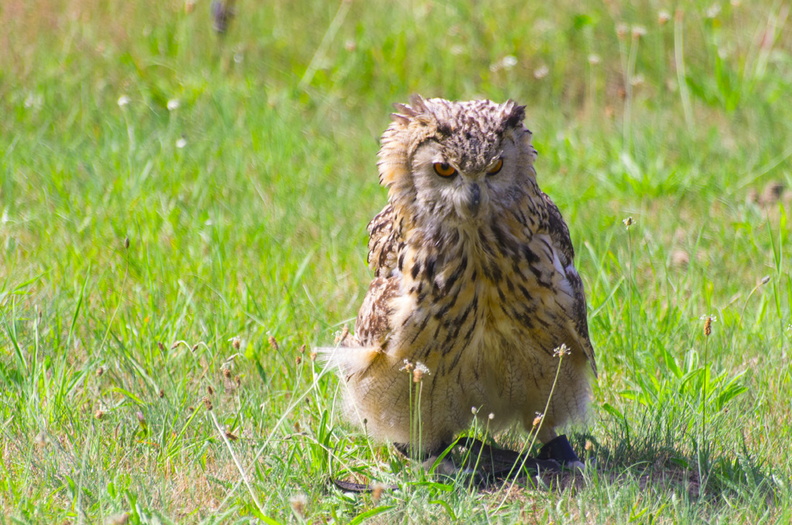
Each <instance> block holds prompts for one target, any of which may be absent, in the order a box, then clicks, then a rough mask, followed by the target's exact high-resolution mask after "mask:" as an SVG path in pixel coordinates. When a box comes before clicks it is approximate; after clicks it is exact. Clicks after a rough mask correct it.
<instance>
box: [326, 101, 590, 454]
mask: <svg viewBox="0 0 792 525" xmlns="http://www.w3.org/2000/svg"><path fill="white" fill-rule="evenodd" d="M395 107H396V108H397V113H394V114H393V115H392V123H391V124H390V126H389V127H388V129H387V130H386V131H385V133H384V134H383V136H382V140H381V150H380V153H379V164H378V167H379V179H380V183H381V184H382V185H383V186H384V187H385V188H387V190H388V203H387V205H386V206H385V208H384V209H383V210H382V211H381V212H380V213H379V214H378V215H377V216H376V217H374V219H373V220H372V221H371V223H370V224H369V226H368V231H369V234H370V241H369V257H368V260H369V264H370V266H371V268H372V269H373V271H374V274H375V277H374V280H373V281H372V282H371V285H370V286H369V289H368V292H367V294H366V296H365V299H364V300H363V304H362V305H361V308H360V311H359V315H358V317H357V321H356V323H355V331H354V335H350V336H349V337H347V338H346V339H345V340H344V341H343V342H342V343H341V344H340V345H339V346H338V347H337V348H335V349H334V350H333V351H332V355H331V357H330V360H331V361H332V363H333V364H334V365H335V367H336V368H337V369H338V372H339V375H340V377H341V379H342V382H343V384H344V391H345V409H346V413H347V415H348V416H349V417H350V418H351V419H352V420H353V421H356V422H358V423H360V424H362V425H364V426H365V428H366V431H367V433H368V434H369V435H371V436H373V437H375V438H379V439H382V440H388V441H391V442H393V443H395V444H397V446H398V448H399V449H400V450H403V451H410V452H411V454H412V455H415V456H420V457H426V456H431V455H432V454H437V453H439V452H440V451H442V450H443V449H444V448H445V447H447V446H448V445H449V444H450V443H451V442H452V441H453V440H454V438H455V436H456V435H457V434H458V433H459V432H460V431H461V430H464V429H467V428H469V427H470V425H471V423H472V422H473V419H474V418H477V417H478V418H482V417H483V418H485V419H486V421H483V422H482V426H484V425H486V426H487V427H488V428H489V430H491V431H497V430H499V429H503V428H505V427H507V426H509V425H512V424H513V423H514V422H518V423H521V424H522V425H523V426H524V427H525V428H526V429H527V430H529V431H530V430H532V429H535V426H536V425H535V423H536V421H537V414H543V421H542V423H541V427H540V431H539V435H538V437H539V439H540V440H541V441H542V442H544V443H549V442H551V441H553V440H555V438H556V437H557V434H556V429H557V428H558V427H560V426H562V425H564V424H565V423H567V422H569V421H571V420H574V419H576V418H579V417H581V416H582V415H583V414H584V411H585V409H586V406H587V403H588V400H589V397H590V391H591V390H590V384H589V383H590V380H591V378H592V377H593V376H595V375H596V365H595V361H594V350H593V348H592V345H591V342H590V340H589V335H588V325H587V322H586V299H585V295H584V291H583V283H582V281H581V279H580V276H579V275H578V272H577V270H576V269H575V267H574V264H573V259H574V250H573V247H572V242H571V241H570V237H569V230H568V229H567V225H566V224H565V222H564V220H563V218H562V217H561V213H560V212H559V210H558V208H557V207H556V205H555V204H554V203H553V202H552V201H551V200H550V198H549V197H548V196H547V195H546V194H545V193H543V192H542V190H541V189H539V186H538V185H537V180H536V171H535V169H534V161H535V159H536V155H537V153H536V150H535V149H534V147H533V146H532V144H531V132H530V131H528V129H526V128H525V127H524V125H523V120H524V117H525V106H520V105H517V104H516V103H515V102H513V101H511V100H510V101H508V102H505V103H503V104H497V103H494V102H491V101H489V100H475V101H469V102H451V101H448V100H444V99H440V98H432V99H424V98H422V97H420V96H417V95H416V96H414V97H412V98H411V100H410V103H409V104H397V105H396V106H395ZM559 348H563V349H564V350H563V353H565V354H567V355H565V356H564V357H563V358H560V357H559V356H558V353H559V352H558V349H559ZM559 363H560V368H559ZM557 374H558V377H557V381H556V375H557ZM554 381H555V389H554V391H553V394H552V396H551V395H550V394H551V389H553V384H554ZM561 437H563V436H561ZM570 450H571V449H570ZM573 455H574V454H573ZM574 459H577V458H576V457H575V458H574Z"/></svg>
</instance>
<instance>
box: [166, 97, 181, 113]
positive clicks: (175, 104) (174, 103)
mask: <svg viewBox="0 0 792 525" xmlns="http://www.w3.org/2000/svg"><path fill="white" fill-rule="evenodd" d="M180 105H181V104H180V103H179V99H178V98H172V99H170V100H169V101H168V111H176V110H177V109H179V106H180Z"/></svg>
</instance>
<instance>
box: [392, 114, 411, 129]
mask: <svg viewBox="0 0 792 525" xmlns="http://www.w3.org/2000/svg"><path fill="white" fill-rule="evenodd" d="M391 120H392V121H393V122H396V123H397V124H401V125H402V126H406V125H408V124H409V123H410V116H408V115H402V114H401V113H391Z"/></svg>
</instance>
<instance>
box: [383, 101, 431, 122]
mask: <svg viewBox="0 0 792 525" xmlns="http://www.w3.org/2000/svg"><path fill="white" fill-rule="evenodd" d="M393 107H394V108H396V111H397V112H398V113H392V114H391V117H392V118H393V120H395V121H397V122H401V123H404V124H406V123H407V122H409V120H410V119H412V118H414V117H417V116H418V115H421V114H423V113H426V100H425V99H424V98H423V97H422V96H421V95H418V94H415V95H412V96H411V97H410V103H409V104H402V103H399V102H397V103H396V104H394V105H393Z"/></svg>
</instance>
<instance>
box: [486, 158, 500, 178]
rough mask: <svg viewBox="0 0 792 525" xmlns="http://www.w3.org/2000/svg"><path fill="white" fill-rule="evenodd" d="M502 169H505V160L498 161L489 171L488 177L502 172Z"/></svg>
mask: <svg viewBox="0 0 792 525" xmlns="http://www.w3.org/2000/svg"><path fill="white" fill-rule="evenodd" d="M502 167H503V159H498V161H497V162H496V163H495V164H493V165H492V167H491V168H490V169H488V170H487V175H495V174H496V173H498V172H499V171H500V170H501V168H502Z"/></svg>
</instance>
